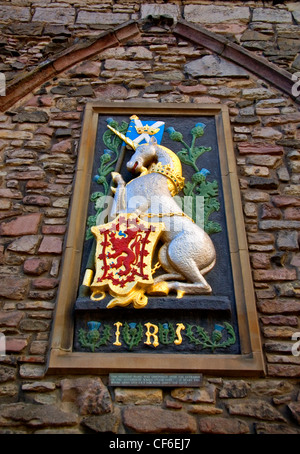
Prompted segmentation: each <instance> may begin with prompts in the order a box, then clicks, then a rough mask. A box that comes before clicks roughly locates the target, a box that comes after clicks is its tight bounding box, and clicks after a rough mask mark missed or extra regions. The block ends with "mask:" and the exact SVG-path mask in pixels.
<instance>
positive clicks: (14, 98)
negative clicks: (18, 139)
mask: <svg viewBox="0 0 300 454" xmlns="http://www.w3.org/2000/svg"><path fill="white" fill-rule="evenodd" d="M143 23H144V22H143V21H140V22H135V21H129V22H126V23H125V24H123V25H121V26H119V27H117V28H115V29H113V30H109V31H107V32H105V33H102V34H101V35H100V36H99V37H98V38H96V39H94V40H93V41H90V40H89V41H88V42H83V43H79V44H75V45H72V46H71V47H69V48H68V49H66V50H65V51H63V52H60V53H59V54H56V55H55V56H53V57H51V58H50V59H47V60H46V61H44V62H42V63H41V64H40V65H39V66H38V67H37V68H35V69H34V70H33V71H31V72H29V73H26V74H23V73H21V74H20V75H19V76H17V77H16V78H15V79H13V80H12V82H10V83H9V84H8V86H7V89H6V96H5V97H3V98H2V99H0V108H1V111H2V112H4V111H5V110H7V109H9V108H10V107H12V106H13V105H14V104H15V103H16V102H18V101H19V100H21V99H22V98H23V97H24V96H26V95H27V94H28V93H30V92H31V91H32V90H34V89H35V88H37V87H39V86H40V85H42V84H43V83H45V82H47V81H48V80H50V79H52V78H53V77H56V76H57V75H58V74H60V73H61V72H63V71H64V70H66V69H68V68H70V67H72V66H73V65H75V64H78V63H80V62H83V61H85V60H86V59H88V58H90V57H93V56H94V55H97V54H98V53H99V52H102V51H104V50H106V49H109V48H114V47H118V46H121V45H124V44H126V43H127V42H128V41H129V40H130V39H133V38H136V37H138V36H140V35H141V27H142V26H143ZM172 32H173V34H174V35H175V36H177V37H180V38H182V39H185V40H188V41H190V42H193V43H196V44H198V45H201V46H203V47H204V48H206V49H208V50H210V51H212V52H213V53H214V54H215V55H218V56H219V57H221V58H224V59H226V60H227V61H229V62H232V63H234V64H235V65H237V66H239V67H241V68H244V69H245V70H247V72H249V74H251V73H252V74H255V75H256V76H258V77H260V78H261V79H264V80H265V81H266V82H268V83H269V84H271V85H273V86H274V87H276V88H278V89H279V90H280V91H282V92H284V93H286V94H288V95H289V96H290V97H291V98H292V99H293V100H294V101H295V102H297V103H300V99H299V97H298V98H297V97H295V96H293V94H292V87H293V84H294V83H295V82H294V80H293V78H292V75H291V73H289V72H288V71H286V70H284V69H282V68H279V67H277V66H276V65H274V64H272V63H270V62H269V61H268V60H266V59H265V58H263V57H259V56H257V55H255V54H254V53H252V52H250V51H248V50H247V49H245V48H243V47H242V46H240V45H238V44H235V43H233V42H231V41H230V40H228V39H227V38H225V37H223V36H220V35H218V34H216V33H213V32H211V31H209V30H207V29H205V28H204V27H202V26H199V25H197V26H195V25H193V24H190V23H189V22H187V21H185V20H182V19H180V20H178V21H176V24H175V25H174V27H173V29H172Z"/></svg>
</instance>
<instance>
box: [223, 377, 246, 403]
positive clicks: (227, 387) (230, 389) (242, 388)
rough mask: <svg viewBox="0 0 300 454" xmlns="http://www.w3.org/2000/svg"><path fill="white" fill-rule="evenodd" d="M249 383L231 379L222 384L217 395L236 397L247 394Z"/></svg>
mask: <svg viewBox="0 0 300 454" xmlns="http://www.w3.org/2000/svg"><path fill="white" fill-rule="evenodd" d="M248 389H249V385H248V384H247V383H246V382H245V381H244V380H231V381H226V382H224V384H223V388H222V389H221V391H220V394H219V397H221V398H223V399H224V398H226V399H228V398H233V397H235V398H238V397H246V396H247V394H248Z"/></svg>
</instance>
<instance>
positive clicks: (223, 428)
mask: <svg viewBox="0 0 300 454" xmlns="http://www.w3.org/2000/svg"><path fill="white" fill-rule="evenodd" d="M199 428H200V431H201V432H202V433H206V434H245V433H249V432H250V430H249V427H248V425H247V424H246V423H245V422H244V421H241V420H239V419H229V418H220V417H218V418H216V417H208V418H202V419H201V420H200V425H199Z"/></svg>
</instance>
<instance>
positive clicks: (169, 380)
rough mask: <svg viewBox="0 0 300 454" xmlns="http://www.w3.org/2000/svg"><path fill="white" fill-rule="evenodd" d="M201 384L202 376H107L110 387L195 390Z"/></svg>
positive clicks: (138, 374) (114, 374) (137, 374)
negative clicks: (182, 388) (183, 388)
mask: <svg viewBox="0 0 300 454" xmlns="http://www.w3.org/2000/svg"><path fill="white" fill-rule="evenodd" d="M201 383H202V374H151V373H149V374H143V373H112V374H109V384H110V386H126V387H131V386H135V387H156V386H159V387H178V386H181V387H188V388H192V387H194V388H196V387H198V386H200V385H201Z"/></svg>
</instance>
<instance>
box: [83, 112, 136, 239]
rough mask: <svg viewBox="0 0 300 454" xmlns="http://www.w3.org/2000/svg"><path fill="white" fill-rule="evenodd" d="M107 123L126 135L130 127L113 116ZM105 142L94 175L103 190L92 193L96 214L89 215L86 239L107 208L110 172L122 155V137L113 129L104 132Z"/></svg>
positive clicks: (91, 236) (90, 235) (91, 235)
mask: <svg viewBox="0 0 300 454" xmlns="http://www.w3.org/2000/svg"><path fill="white" fill-rule="evenodd" d="M106 121H107V123H108V124H109V125H110V126H111V127H113V128H115V129H116V130H117V131H120V132H121V133H123V134H124V135H125V134H126V132H127V129H128V123H126V122H125V121H122V123H121V125H119V123H118V122H117V121H115V120H113V119H112V118H108V119H107V120H106ZM102 139H103V143H104V145H105V146H106V147H107V148H105V149H104V152H103V154H102V156H101V158H100V165H99V168H98V171H97V175H95V176H94V178H93V181H95V182H96V183H97V184H99V185H100V186H101V191H96V192H93V194H91V197H90V200H91V201H92V202H94V208H95V214H94V215H92V216H89V217H88V220H87V231H86V239H87V240H88V239H90V238H93V234H92V233H91V227H93V226H94V225H96V224H97V218H98V216H99V215H100V214H101V213H102V211H103V210H104V208H105V199H106V196H107V195H108V194H109V190H110V184H109V180H110V174H111V172H113V171H114V170H115V166H116V163H117V161H118V158H119V155H120V147H121V144H122V139H120V138H119V137H118V136H117V135H116V134H115V133H114V132H113V131H111V130H110V129H107V131H105V133H104V134H103V137H102Z"/></svg>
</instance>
